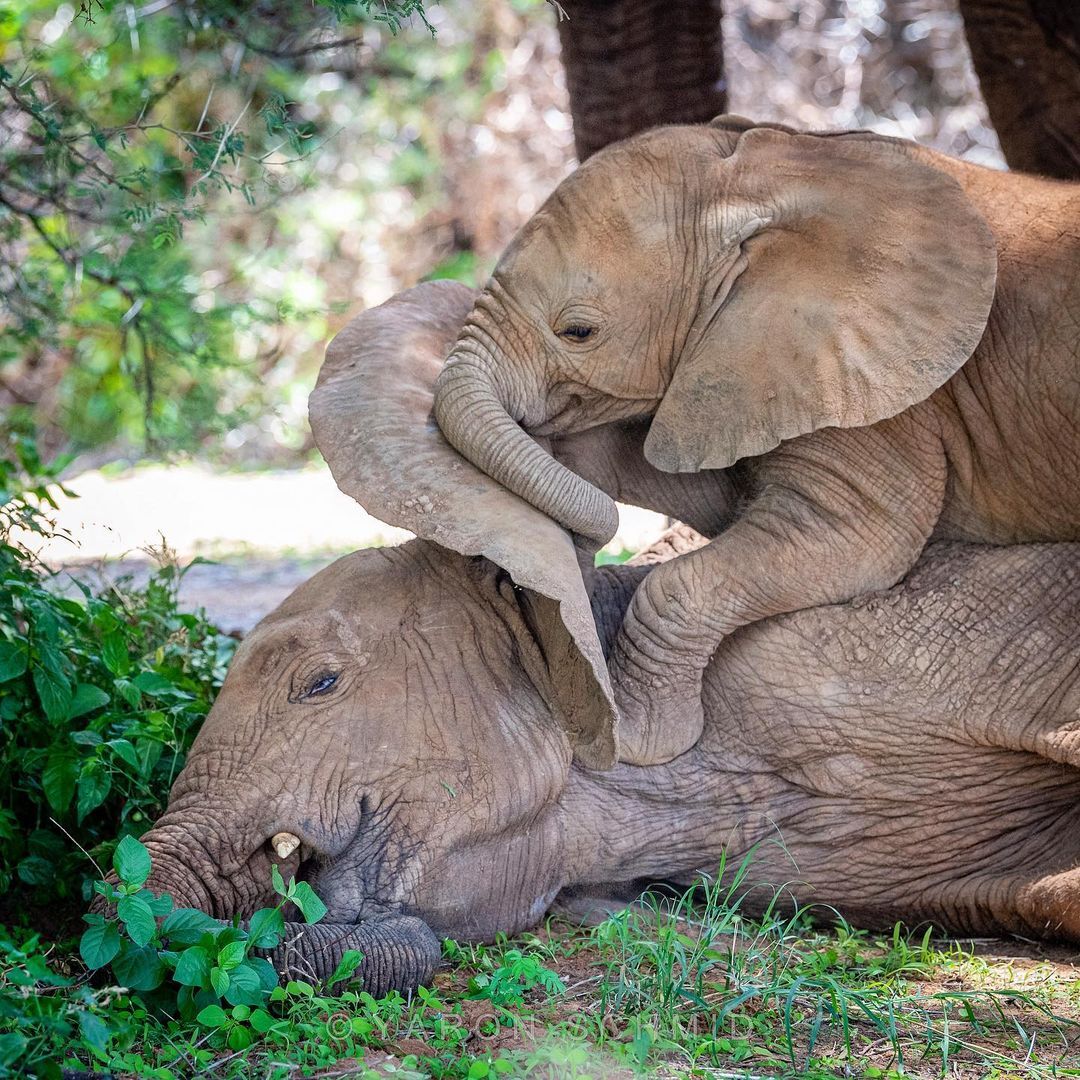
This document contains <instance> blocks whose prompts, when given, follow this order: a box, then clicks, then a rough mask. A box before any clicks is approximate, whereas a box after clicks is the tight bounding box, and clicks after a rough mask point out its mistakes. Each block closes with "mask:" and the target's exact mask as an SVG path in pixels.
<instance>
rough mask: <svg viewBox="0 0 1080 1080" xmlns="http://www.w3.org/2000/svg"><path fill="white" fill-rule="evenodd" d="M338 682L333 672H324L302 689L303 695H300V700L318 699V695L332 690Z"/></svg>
mask: <svg viewBox="0 0 1080 1080" xmlns="http://www.w3.org/2000/svg"><path fill="white" fill-rule="evenodd" d="M337 681H338V677H337V675H335V674H334V673H333V672H330V671H328V672H326V673H324V674H322V675H319V676H318V677H317V678H316V679H315V680H314V681H313V682H311V683H310V684H309V685H308V686H306V687H304V691H303V693H302V694H301V695H300V696H301V697H302V698H313V697H318V696H319V695H320V694H325V693H327V692H328V691H330V690H331V689H333V686H334V684H335V683H336V682H337Z"/></svg>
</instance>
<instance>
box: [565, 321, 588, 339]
mask: <svg viewBox="0 0 1080 1080" xmlns="http://www.w3.org/2000/svg"><path fill="white" fill-rule="evenodd" d="M593 329H594V327H591V326H586V325H585V324H584V323H571V324H570V325H569V326H567V327H564V328H563V329H562V330H560V331H559V337H562V338H569V339H570V340H571V341H584V340H585V339H586V338H589V337H592V333H593Z"/></svg>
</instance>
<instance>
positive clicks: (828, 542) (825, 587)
mask: <svg viewBox="0 0 1080 1080" xmlns="http://www.w3.org/2000/svg"><path fill="white" fill-rule="evenodd" d="M927 441H928V440H927V433H926V431H925V430H923V429H921V428H920V427H919V426H918V425H917V424H915V423H914V422H913V421H911V420H909V419H905V418H904V417H898V418H896V419H895V420H892V421H888V422H886V423H884V424H878V425H875V426H874V427H870V428H860V429H841V428H826V429H822V430H821V431H817V432H814V433H813V434H811V435H808V436H804V437H802V438H801V439H795V440H792V442H790V443H786V444H784V445H783V446H781V447H780V448H779V449H777V450H776V451H773V453H771V454H769V455H766V456H765V457H764V458H762V459H760V460H759V462H758V463H757V469H756V472H757V475H756V477H755V479H754V482H753V491H754V492H755V494H754V496H753V498H752V500H751V501H750V503H749V505H748V506H747V508H746V510H745V511H744V512H743V514H742V516H741V517H740V518H739V519H738V521H736V522H735V524H733V525H732V526H731V527H730V528H729V529H727V530H726V531H725V532H723V533H721V534H720V535H719V536H718V537H717V538H716V539H715V540H713V541H712V542H711V543H709V544H707V545H705V546H704V547H700V548H698V549H697V550H693V551H689V552H687V553H686V554H682V555H680V556H678V557H677V558H675V559H673V560H672V561H670V562H666V563H663V564H661V565H659V566H657V567H656V568H655V569H653V570H652V571H651V572H650V573H649V574H648V576H647V577H646V578H645V579H644V581H642V582H641V584H640V585H639V586H638V588H637V590H636V592H635V593H634V596H633V599H632V600H631V602H630V607H629V609H628V610H627V613H626V616H625V617H624V619H623V623H622V626H621V628H620V630H619V634H618V637H617V639H616V642H615V647H614V650H613V654H612V657H611V661H610V670H611V677H612V686H613V690H614V693H615V700H616V704H617V706H618V709H619V723H620V728H619V740H620V744H621V752H620V758H621V760H623V761H626V762H628V763H631V764H636V765H652V764H658V763H661V762H665V761H670V760H671V759H672V758H674V757H677V756H678V755H679V754H682V753H684V752H685V751H686V750H688V749H690V747H692V746H693V745H694V744H695V743H696V742H697V740H698V738H699V737H700V735H701V731H702V727H703V724H704V714H703V711H702V702H701V680H702V674H703V673H704V670H705V667H706V666H707V664H708V662H709V660H710V659H711V658H712V655H713V653H714V652H715V651H716V649H717V647H718V646H719V645H720V643H721V641H722V640H723V639H724V638H725V637H726V636H727V635H729V634H731V633H732V632H733V631H735V630H736V629H738V628H739V627H740V626H745V625H747V624H748V623H752V622H757V621H758V620H760V619H765V618H768V617H770V616H772V615H779V614H782V613H785V612H789V611H796V610H799V609H801V608H809V607H816V606H818V605H821V604H833V603H840V602H843V601H845V600H850V599H851V598H853V597H855V596H859V595H862V594H864V593H868V592H872V591H875V590H877V589H883V588H888V587H889V586H891V585H894V584H895V583H896V582H897V581H899V580H900V578H901V577H902V576H903V575H904V574H905V573H906V572H907V571H908V570H909V569H910V568H911V567H912V565H913V564H914V563H915V561H916V559H917V558H918V556H919V553H920V552H921V551H922V548H923V546H924V545H925V543H926V541H927V539H928V538H929V536H930V534H931V532H932V531H933V528H934V525H935V524H936V522H937V520H938V517H939V516H940V513H941V507H942V504H943V500H944V493H945V476H946V467H945V459H944V453H943V451H942V448H941V446H940V443H933V440H930V442H931V444H932V445H929V446H927V445H926V443H927Z"/></svg>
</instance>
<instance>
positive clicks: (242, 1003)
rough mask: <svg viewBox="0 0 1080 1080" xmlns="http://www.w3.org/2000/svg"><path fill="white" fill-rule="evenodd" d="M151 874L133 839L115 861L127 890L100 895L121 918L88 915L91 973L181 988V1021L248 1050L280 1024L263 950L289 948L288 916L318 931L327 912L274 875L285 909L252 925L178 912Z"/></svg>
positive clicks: (344, 968)
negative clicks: (273, 1015) (288, 909)
mask: <svg viewBox="0 0 1080 1080" xmlns="http://www.w3.org/2000/svg"><path fill="white" fill-rule="evenodd" d="M152 868H153V867H152V861H151V857H150V853H149V852H148V851H147V850H146V848H145V847H144V846H143V845H142V844H141V843H139V841H138V840H136V839H135V838H134V837H131V836H126V837H124V839H123V840H121V841H120V843H119V844H118V845H117V848H116V852H115V854H114V856H113V869H114V870H115V872H116V877H117V879H118V883H117V884H115V885H114V884H112V883H110V882H108V881H99V882H97V883H96V884H95V886H94V888H95V890H96V892H97V893H98V894H99V895H101V896H103V897H104V898H105V900H106V901H108V902H109V903H110V904H112V905H115V910H116V914H115V916H106V915H102V914H97V913H94V914H90V915H86V916H84V919H85V921H86V923H87V924H88V929H87V930H86V931H85V932H84V933H83V936H82V940H81V941H80V942H79V952H80V954H81V956H82V959H83V962H84V963H85V964H86V966H87V967H88V968H90V969H91V970H97V969H100V968H105V967H111V970H112V975H113V977H114V978H115V979H116V980H117V981H118V982H120V983H121V984H122V985H124V986H125V987H127V988H128V989H130V990H135V991H138V992H140V993H144V994H148V993H150V992H152V991H157V990H159V988H161V987H163V985H164V984H165V983H166V982H171V983H173V984H175V986H176V987H177V989H176V991H175V1000H174V1001H170V1002H168V1004H170V1005H175V1007H176V1008H178V1010H179V1014H180V1016H181V1018H183V1019H185V1020H191V1019H194V1020H196V1021H197V1022H198V1023H199V1024H200V1025H202V1026H203V1027H206V1028H209V1029H211V1030H213V1031H215V1032H217V1033H219V1035H220V1036H221V1037H222V1039H223V1040H224V1041H225V1042H226V1043H227V1045H228V1046H229V1047H230V1049H232V1050H242V1049H245V1048H246V1047H247V1046H249V1045H250V1043H251V1040H252V1034H251V1033H252V1031H255V1032H259V1030H260V1028H261V1027H262V1028H264V1029H265V1030H268V1029H269V1027H270V1026H271V1024H272V1021H271V1019H270V1017H269V1014H267V1013H265V1010H263V1009H261V1008H260V1006H263V1005H265V1004H267V1003H268V1002H269V1001H270V1000H271V994H272V992H273V991H274V990H275V989H276V988H277V985H278V977H277V973H276V972H275V971H274V968H273V967H272V966H271V964H270V962H269V961H268V960H266V959H265V958H264V957H262V956H259V955H258V951H259V950H264V949H273V948H275V947H276V946H277V945H279V944H281V940H282V937H283V935H284V933H285V920H284V916H283V915H282V908H283V907H284V906H285V904H287V903H291V904H294V905H295V906H296V907H297V908H298V909H299V911H300V913H301V914H302V916H303V917H304V920H305V921H306V922H308V923H314V922H317V921H318V920H319V919H321V918H322V917H323V916H324V915H325V914H326V907H325V906H324V904H323V903H322V901H321V900H320V899H319V898H318V896H316V895H315V892H314V890H313V889H312V888H311V886H310V885H309V884H308V883H307V882H306V881H299V882H298V881H295V880H294V881H290V882H289V883H288V884H286V883H285V882H284V881H283V880H282V877H281V874H280V872H279V871H278V869H277V867H276V866H275V867H274V868H273V874H272V881H273V887H274V891H275V893H277V895H278V896H279V897H280V902H279V903H278V904H277V906H275V907H272V908H261V909H260V910H258V911H256V912H255V913H254V914H253V915H252V916H251V919H250V920H249V921H248V923H247V925H246V926H242V925H240V923H239V920H236V921H234V922H232V923H226V922H222V921H220V920H218V919H214V918H212V917H211V916H209V915H207V914H206V913H205V912H202V911H199V910H197V909H195V908H176V907H174V906H173V901H172V898H171V897H170V896H169V895H168V894H167V893H164V894H161V895H157V894H155V893H153V892H152V891H151V890H150V889H147V888H146V887H145V883H146V881H147V879H148V878H149V877H150V872H151V870H152ZM359 962H360V954H359V953H357V952H356V951H355V950H351V951H349V952H346V953H345V954H344V956H343V957H342V960H341V963H340V964H339V965H338V968H337V970H336V971H335V972H334V975H333V976H332V979H333V980H337V979H341V978H344V977H346V976H347V975H350V974H351V973H352V972H353V971H355V970H356V967H357V965H358V964H359ZM253 1010H254V1011H253Z"/></svg>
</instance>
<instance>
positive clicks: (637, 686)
mask: <svg viewBox="0 0 1080 1080" xmlns="http://www.w3.org/2000/svg"><path fill="white" fill-rule="evenodd" d="M680 676H681V677H676V678H672V677H670V676H657V675H650V674H648V673H647V672H644V671H642V669H641V668H636V669H634V668H631V667H630V666H629V665H627V664H626V663H625V662H620V654H619V653H618V651H617V652H616V656H615V657H614V658H613V661H612V665H611V680H612V690H613V691H614V694H615V705H616V707H617V709H618V713H619V760H620V761H624V762H626V763H627V764H629V765H662V764H664V762H667V761H671V760H672V759H673V758H677V757H678V756H679V755H680V754H684V753H686V751H687V750H689V749H690V748H691V747H692V746H694V745H695V744H696V743H697V741H698V739H700V738H701V732H702V729H703V728H704V726H705V713H704V710H703V709H702V706H701V672H700V671H693V672H689V671H685V670H684V671H680Z"/></svg>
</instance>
